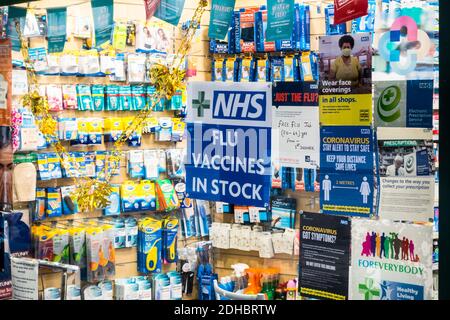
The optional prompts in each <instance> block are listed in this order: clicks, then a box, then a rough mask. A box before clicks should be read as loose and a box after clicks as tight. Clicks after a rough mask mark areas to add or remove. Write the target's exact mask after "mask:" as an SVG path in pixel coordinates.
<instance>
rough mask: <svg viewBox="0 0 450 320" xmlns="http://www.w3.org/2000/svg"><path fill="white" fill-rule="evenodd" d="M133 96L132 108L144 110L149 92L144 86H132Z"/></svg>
mask: <svg viewBox="0 0 450 320" xmlns="http://www.w3.org/2000/svg"><path fill="white" fill-rule="evenodd" d="M131 96H132V99H133V103H132V104H131V110H137V111H139V110H143V109H144V108H145V106H146V104H147V92H146V87H144V86H137V85H135V86H131Z"/></svg>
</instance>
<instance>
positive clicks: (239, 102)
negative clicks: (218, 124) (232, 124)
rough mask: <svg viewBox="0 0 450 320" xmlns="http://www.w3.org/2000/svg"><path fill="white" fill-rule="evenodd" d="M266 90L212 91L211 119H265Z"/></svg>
mask: <svg viewBox="0 0 450 320" xmlns="http://www.w3.org/2000/svg"><path fill="white" fill-rule="evenodd" d="M266 99H267V97H266V92H264V91H219V90H217V91H214V95H213V110H212V117H213V119H230V120H231V119H232V120H253V121H266V110H265V107H266Z"/></svg>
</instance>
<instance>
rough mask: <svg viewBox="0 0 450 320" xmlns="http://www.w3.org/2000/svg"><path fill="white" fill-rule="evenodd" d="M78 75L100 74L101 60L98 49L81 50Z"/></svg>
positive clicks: (94, 75) (92, 75) (90, 75)
mask: <svg viewBox="0 0 450 320" xmlns="http://www.w3.org/2000/svg"><path fill="white" fill-rule="evenodd" d="M78 76H79V77H96V76H100V60H99V57H98V51H97V50H85V51H81V52H80V54H79V56H78Z"/></svg>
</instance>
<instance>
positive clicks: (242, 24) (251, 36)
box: [235, 7, 259, 53]
mask: <svg viewBox="0 0 450 320" xmlns="http://www.w3.org/2000/svg"><path fill="white" fill-rule="evenodd" d="M258 10H259V9H258V8H257V7H253V8H245V9H241V10H240V11H239V19H237V20H236V29H237V30H238V33H237V34H236V39H235V40H236V41H235V43H236V53H241V52H256V45H255V12H257V11H258Z"/></svg>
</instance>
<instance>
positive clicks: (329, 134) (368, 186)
mask: <svg viewBox="0 0 450 320" xmlns="http://www.w3.org/2000/svg"><path fill="white" fill-rule="evenodd" d="M320 166H321V168H320V186H321V188H320V203H321V209H322V211H323V213H328V214H339V215H351V216H361V217H368V216H370V215H371V214H372V213H373V194H374V172H373V166H374V159H373V136H372V129H371V128H370V127H338V126H329V127H322V128H321V129H320Z"/></svg>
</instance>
